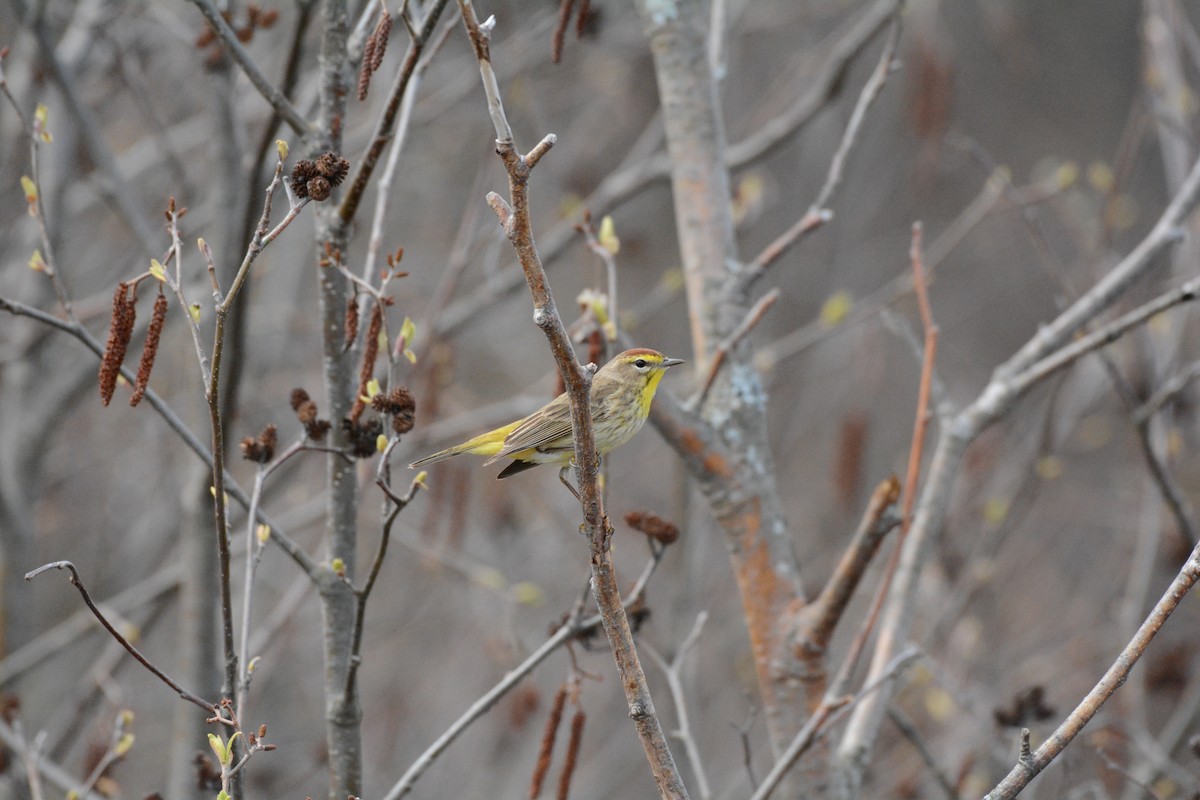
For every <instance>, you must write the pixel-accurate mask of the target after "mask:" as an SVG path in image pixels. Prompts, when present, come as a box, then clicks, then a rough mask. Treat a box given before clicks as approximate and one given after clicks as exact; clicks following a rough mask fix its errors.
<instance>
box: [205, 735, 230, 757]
mask: <svg viewBox="0 0 1200 800" xmlns="http://www.w3.org/2000/svg"><path fill="white" fill-rule="evenodd" d="M208 746H209V747H211V748H212V751H213V754H214V755H215V756H216V757H217V763H218V764H225V763H228V761H229V751H227V750H226V749H225V743H224V742H222V741H221V737H220V736H217V735H216V734H215V733H210V734H209V735H208Z"/></svg>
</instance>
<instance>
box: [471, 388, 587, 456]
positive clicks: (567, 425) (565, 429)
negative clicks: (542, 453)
mask: <svg viewBox="0 0 1200 800" xmlns="http://www.w3.org/2000/svg"><path fill="white" fill-rule="evenodd" d="M570 436H571V413H570V408H569V406H568V405H567V396H566V395H565V394H562V395H559V396H558V397H556V398H554V399H553V400H551V401H550V402H549V403H547V404H546V405H544V406H542V407H541V408H540V409H538V410H537V411H535V412H534V413H532V414H530V415H529V416H528V417H527V418H526V419H525V421H524V422H522V423H521V424H520V425H518V426H517V427H516V428H514V429H513V431H512V433H510V434H509V435H508V436H506V437H505V439H504V447H503V448H501V450H500V452H498V453H496V455H494V456H492V457H491V458H490V459H488V460H487V462H486V463H488V464H490V463H492V462H493V461H498V460H500V459H502V458H506V457H507V456H511V455H512V454H513V453H519V452H521V451H522V450H528V449H530V448H544V447H545V445H548V444H551V443H553V442H554V441H555V440H559V439H563V438H564V437H566V438H569V437H570Z"/></svg>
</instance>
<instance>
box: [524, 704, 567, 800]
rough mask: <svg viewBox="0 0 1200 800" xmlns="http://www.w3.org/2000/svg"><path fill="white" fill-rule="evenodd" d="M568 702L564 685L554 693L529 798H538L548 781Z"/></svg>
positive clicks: (533, 799)
mask: <svg viewBox="0 0 1200 800" xmlns="http://www.w3.org/2000/svg"><path fill="white" fill-rule="evenodd" d="M566 704H567V687H566V685H563V686H560V687H559V689H558V692H557V693H556V694H555V695H554V705H552V706H551V707H550V716H548V717H546V727H545V728H544V729H543V730H542V746H541V748H540V749H539V750H538V759H537V765H536V766H534V768H533V780H532V781H530V783H529V800H537V798H538V796H539V795H541V793H542V784H543V783H545V781H546V773H547V772H549V771H550V757H551V756H553V755H554V739H555V737H556V736H558V726H559V724H560V723H561V722H562V713H563V707H564V706H566Z"/></svg>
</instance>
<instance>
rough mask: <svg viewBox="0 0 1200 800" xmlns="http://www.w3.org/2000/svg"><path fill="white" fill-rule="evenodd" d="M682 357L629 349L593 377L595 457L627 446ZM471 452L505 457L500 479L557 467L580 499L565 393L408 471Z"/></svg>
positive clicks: (498, 458)
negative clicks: (572, 476)
mask: <svg viewBox="0 0 1200 800" xmlns="http://www.w3.org/2000/svg"><path fill="white" fill-rule="evenodd" d="M682 363H683V360H682V359H679V358H667V357H666V356H664V355H663V354H662V353H660V352H658V351H657V350H647V349H644V348H639V349H635V350H626V351H625V352H624V353H621V354H620V355H618V356H616V357H615V358H613V359H612V360H611V361H609V362H608V363H607V364H605V365H604V366H603V367H601V368H600V371H599V372H597V373H596V375H595V376H594V377H593V378H592V394H591V398H592V431H593V433H594V435H595V438H596V453H597V454H598V455H600V456H601V457H603V456H605V455H608V453H609V452H610V451H611V450H613V449H614V448H616V447H620V446H621V445H623V444H625V443H626V442H628V441H629V440H630V439H632V438H633V435H634V434H635V433H637V432H638V431H639V430H640V429H641V427H642V424H643V423H644V422H645V421H646V417H647V416H648V415H649V414H650V403H651V401H652V400H654V393H655V391H657V390H658V384H659V381H661V380H662V378H663V375H664V374H666V371H667V369H668V368H669V367H673V366H675V365H676V364H682ZM460 453H471V454H473V455H477V456H490V458H488V460H487V461H485V462H483V463H484V464H485V465H486V464H491V463H493V462H495V461H499V460H500V459H503V458H511V459H512V463H510V464H509V465H508V466H507V467H505V468H504V469H503V470H501V472H500V474H499V475H497V476H496V477H498V478H507V477H508V476H510V475H516V474H517V473H518V472H524V471H525V470H527V469H530V468H532V467H536V466H537V465H538V464H558V465H560V467H561V468H560V469H559V472H558V477H559V480H561V481H562V482H563V483H564V484H566V486H567V488H569V489H570V490H571V491H572V492H573V493H574V494H575V496H576V497H578V496H579V494H578V492H576V491H575V487H574V486H572V485H571V484H570V483H568V482H567V479H566V474H567V470H568V469H569V468H570V465H571V460H572V458H573V457H574V455H575V435H574V434H573V433H572V431H571V408H570V405H569V403H568V402H567V395H566V393H563V394H560V395H559V396H558V397H556V398H554V399H553V400H551V401H550V402H549V403H547V404H546V405H544V406H542V407H541V408H539V409H538V410H537V411H535V412H533V413H532V414H530V415H529V416H528V417H525V418H524V419H519V420H517V421H516V422H511V423H509V424H508V425H504V426H502V427H499V428H496V429H495V430H493V431H488V432H487V433H482V434H480V435H479V436H476V437H475V438H474V439H469V440H467V441H465V442H463V443H462V444H457V445H455V446H454V447H449V448H447V449H445V450H439V451H438V452H436V453H434V454H433V455H430V456H426V457H425V458H421V459H418V460H416V461H414V462H413V463H412V464H410V465H409V466H410V467H413V468H416V467H423V466H425V465H426V464H433V463H435V462H438V461H442V460H444V459H447V458H450V457H451V456H456V455H459V454H460Z"/></svg>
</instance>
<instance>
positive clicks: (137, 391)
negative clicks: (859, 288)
mask: <svg viewBox="0 0 1200 800" xmlns="http://www.w3.org/2000/svg"><path fill="white" fill-rule="evenodd" d="M166 321H167V296H166V295H165V294H163V292H162V287H161V286H160V287H159V290H158V297H156V298H154V311H153V312H152V315H151V317H150V327H149V329H147V331H146V343H145V344H144V345H142V360H141V361H140V362H139V363H138V371H137V380H136V381H135V382H134V384H133V395H132V396H131V397H130V398H129V405H131V406H136V405H137V404H138V403H140V402H142V398H143V397H144V396H145V394H146V387H147V385H149V383H150V371H151V370H152V369H154V358H155V356H157V355H158V342H159V339H160V338H161V337H162V332H163V326H164V325H165V324H166Z"/></svg>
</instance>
